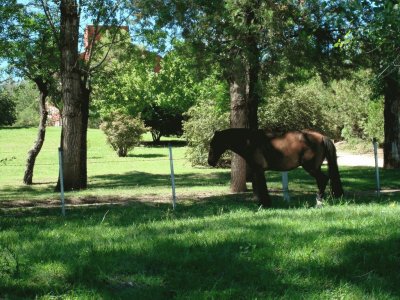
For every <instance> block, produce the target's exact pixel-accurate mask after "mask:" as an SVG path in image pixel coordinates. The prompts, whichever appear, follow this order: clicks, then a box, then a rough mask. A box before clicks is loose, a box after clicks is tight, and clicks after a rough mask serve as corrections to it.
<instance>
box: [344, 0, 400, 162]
mask: <svg viewBox="0 0 400 300" xmlns="http://www.w3.org/2000/svg"><path fill="white" fill-rule="evenodd" d="M346 4H347V5H348V9H349V10H351V11H353V14H352V15H351V17H350V18H348V19H347V22H348V23H349V24H351V27H350V26H349V27H350V28H349V29H348V32H347V35H346V38H345V39H343V40H340V41H338V43H337V44H336V46H337V47H339V48H341V49H342V50H345V51H344V52H345V53H347V54H348V57H349V59H350V60H355V61H356V62H357V63H358V64H359V65H362V66H367V67H370V68H371V69H372V70H373V72H374V75H375V83H376V84H375V87H376V88H377V91H378V92H380V93H381V94H382V95H384V131H385V137H384V167H385V168H400V109H399V107H400V67H399V66H400V57H399V55H398V49H399V48H400V31H399V30H398V29H399V27H400V8H399V3H398V1H395V0H389V1H383V0H374V1H351V2H348V3H347V2H346ZM360 58H362V59H360Z"/></svg>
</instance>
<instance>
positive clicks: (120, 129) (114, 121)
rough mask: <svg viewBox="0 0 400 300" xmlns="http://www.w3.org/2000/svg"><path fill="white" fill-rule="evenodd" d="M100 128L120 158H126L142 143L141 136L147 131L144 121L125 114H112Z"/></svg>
mask: <svg viewBox="0 0 400 300" xmlns="http://www.w3.org/2000/svg"><path fill="white" fill-rule="evenodd" d="M100 128H101V129H102V130H103V131H104V133H105V134H106V135H107V141H108V143H109V144H110V145H111V146H112V147H113V149H114V150H115V151H116V152H117V154H118V156H119V157H126V156H127V155H128V151H129V150H132V149H133V148H134V147H135V146H137V145H138V144H139V142H140V139H141V136H142V134H143V133H145V132H146V131H147V128H146V127H145V125H144V123H143V121H142V120H141V119H140V118H139V117H136V118H133V117H131V116H128V115H125V114H123V113H118V112H116V113H112V114H111V115H110V116H109V117H108V120H107V121H104V122H103V123H102V124H101V125H100Z"/></svg>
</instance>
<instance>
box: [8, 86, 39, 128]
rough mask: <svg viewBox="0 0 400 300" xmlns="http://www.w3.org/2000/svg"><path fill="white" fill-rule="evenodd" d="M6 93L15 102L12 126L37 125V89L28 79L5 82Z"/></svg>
mask: <svg viewBox="0 0 400 300" xmlns="http://www.w3.org/2000/svg"><path fill="white" fill-rule="evenodd" d="M5 90H6V93H7V94H8V95H9V97H10V99H11V100H12V101H13V102H14V103H15V110H16V120H15V123H14V126H35V127H36V126H37V125H38V124H39V118H40V116H39V101H38V99H39V91H38V90H37V88H36V86H35V84H33V83H31V82H29V81H21V82H19V83H11V84H7V86H6V87H5Z"/></svg>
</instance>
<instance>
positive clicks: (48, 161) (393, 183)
mask: <svg viewBox="0 0 400 300" xmlns="http://www.w3.org/2000/svg"><path fill="white" fill-rule="evenodd" d="M59 136H60V129H59V128H54V127H50V128H48V130H47V136H46V141H45V144H44V146H43V149H42V151H41V153H40V154H39V156H38V158H37V162H36V167H35V171H34V177H33V181H34V185H33V186H25V185H23V184H22V178H23V174H24V170H25V160H26V157H27V152H28V150H29V149H30V147H31V146H32V144H33V141H34V139H35V138H36V129H35V128H17V129H9V128H7V129H5V128H3V129H1V128H0V160H2V159H8V160H7V161H6V164H5V165H4V164H0V201H13V200H29V201H37V200H44V199H53V200H55V199H59V195H58V194H56V193H54V192H53V190H54V186H55V184H56V181H57V178H58V153H57V149H58V145H59ZM149 139H150V137H149V136H147V137H146V139H145V142H146V143H145V144H144V145H142V146H140V147H136V148H135V149H134V150H133V151H131V152H130V153H129V156H128V157H126V158H119V157H117V155H116V154H115V152H114V151H113V150H112V149H111V148H110V146H108V145H107V144H106V142H105V136H104V134H103V133H102V132H101V131H100V130H94V129H90V130H89V132H88V183H89V189H87V190H85V191H79V192H70V193H67V195H66V197H67V199H70V198H81V199H89V198H90V199H93V198H94V197H96V198H99V197H100V198H107V197H114V198H115V197H125V198H132V199H134V198H140V197H143V196H146V197H149V196H151V197H153V198H157V197H160V198H166V197H169V196H170V195H171V183H170V167H169V160H168V148H167V147H166V146H165V145H164V146H160V147H154V146H151V143H149ZM172 143H173V145H174V148H173V155H174V167H175V178H176V186H177V195H178V198H183V199H184V198H185V197H186V196H187V195H193V194H202V193H206V194H209V193H211V194H224V193H225V194H226V193H228V191H229V181H230V173H229V170H227V169H213V168H194V167H192V166H191V165H190V163H189V162H188V161H187V160H186V159H185V157H184V153H185V147H184V145H182V142H181V141H179V140H173V141H172ZM10 159H11V160H10ZM341 174H342V180H343V184H344V188H345V190H346V191H347V192H349V194H348V195H350V197H351V198H352V199H353V198H354V197H352V194H353V193H354V192H359V191H372V190H374V189H375V181H374V180H375V179H374V178H375V173H374V169H373V168H359V167H358V168H349V167H341ZM398 175H399V174H398V170H382V171H381V182H382V187H383V188H399V182H398V178H399V176H398ZM289 180H290V182H289V188H290V190H291V191H292V195H293V196H295V197H294V198H295V199H296V196H300V198H301V197H302V198H304V197H306V198H307V199H310V200H313V199H312V198H313V197H310V193H311V194H314V193H315V192H316V184H315V182H314V179H313V178H311V177H310V176H309V175H308V174H306V173H305V172H304V171H303V170H302V169H297V170H294V171H291V172H290V173H289ZM267 181H268V187H269V188H270V189H272V190H277V189H281V175H280V173H278V172H268V173H267ZM391 197H393V196H391Z"/></svg>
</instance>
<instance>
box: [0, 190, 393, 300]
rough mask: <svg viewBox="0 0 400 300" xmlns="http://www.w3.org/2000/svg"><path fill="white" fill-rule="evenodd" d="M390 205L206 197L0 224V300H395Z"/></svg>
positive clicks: (20, 215)
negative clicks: (283, 205) (297, 204)
mask: <svg viewBox="0 0 400 300" xmlns="http://www.w3.org/2000/svg"><path fill="white" fill-rule="evenodd" d="M399 214H400V206H399V205H398V203H396V202H391V203H387V204H368V205H365V204H363V205H340V206H328V207H326V208H324V209H306V208H298V209H273V210H258V208H257V205H256V204H255V203H253V202H249V201H237V199H232V198H230V197H222V196H219V197H216V198H213V199H210V200H209V201H203V202H198V201H197V202H193V201H187V202H185V203H183V204H180V205H179V206H178V208H177V209H176V210H175V211H171V209H170V206H169V205H167V204H154V203H153V204H152V203H133V204H130V205H128V206H107V207H104V206H103V207H97V208H74V209H70V210H69V211H68V214H67V217H66V218H62V217H60V216H59V210H58V209H57V210H55V209H46V210H44V209H36V210H30V211H29V212H26V211H23V212H18V211H17V212H14V213H13V215H12V216H10V215H5V214H4V213H3V214H2V215H1V216H0V228H1V231H0V251H1V252H2V255H0V297H2V298H5V299H18V298H20V299H26V298H35V297H37V298H38V299H54V297H56V299H172V298H174V299H268V298H274V299H276V298H280V299H398V298H399V297H400V286H399V284H398V283H399V282H400V273H399V267H400V252H399V249H400V235H399V233H400V231H399V226H398V225H399Z"/></svg>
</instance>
